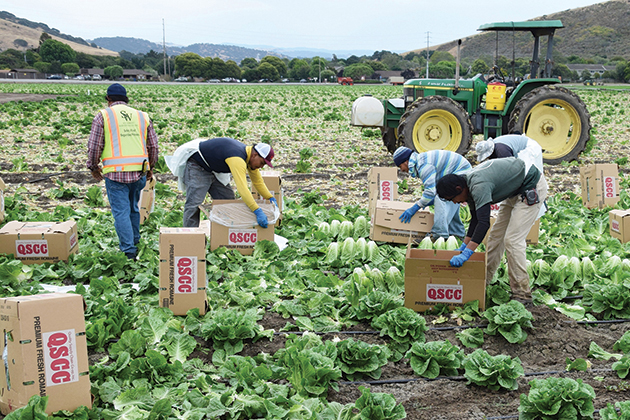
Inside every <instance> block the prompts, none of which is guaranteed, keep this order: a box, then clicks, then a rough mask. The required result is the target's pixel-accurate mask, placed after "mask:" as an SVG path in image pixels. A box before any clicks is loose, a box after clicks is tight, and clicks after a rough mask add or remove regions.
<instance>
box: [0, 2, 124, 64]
mask: <svg viewBox="0 0 630 420" xmlns="http://www.w3.org/2000/svg"><path fill="white" fill-rule="evenodd" d="M42 32H46V33H47V34H49V35H50V36H51V37H52V38H53V39H55V40H57V41H60V42H63V43H64V44H68V45H70V46H71V47H72V49H73V50H75V51H77V52H82V53H86V54H91V55H97V56H103V55H111V56H117V55H118V53H117V52H115V51H111V50H107V49H104V48H100V47H97V48H94V47H92V46H90V44H88V43H87V42H86V41H85V40H83V39H82V38H76V37H73V36H70V35H66V34H62V33H61V32H59V31H58V30H57V29H54V28H49V27H48V26H47V25H46V24H44V23H35V22H31V21H29V20H26V19H21V18H17V17H15V16H14V15H12V14H11V13H9V12H0V50H1V51H4V50H7V49H9V48H14V49H18V50H21V49H22V48H20V47H17V46H16V44H15V41H16V40H19V39H21V40H24V41H26V42H27V43H28V46H27V47H26V48H28V49H32V48H37V47H38V46H39V37H40V36H41V35H42Z"/></svg>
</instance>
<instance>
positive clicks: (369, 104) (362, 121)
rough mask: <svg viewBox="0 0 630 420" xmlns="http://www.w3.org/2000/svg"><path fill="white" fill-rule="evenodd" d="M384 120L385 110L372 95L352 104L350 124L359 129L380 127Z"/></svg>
mask: <svg viewBox="0 0 630 420" xmlns="http://www.w3.org/2000/svg"><path fill="white" fill-rule="evenodd" d="M384 119H385V108H383V104H382V103H381V101H379V100H378V99H376V98H375V97H373V96H372V95H365V96H362V97H360V98H358V99H356V100H355V101H354V102H353V104H352V114H351V116H350V124H351V125H354V126H360V127H382V126H383V120H384Z"/></svg>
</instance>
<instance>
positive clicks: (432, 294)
mask: <svg viewBox="0 0 630 420" xmlns="http://www.w3.org/2000/svg"><path fill="white" fill-rule="evenodd" d="M463 297H464V286H461V285H456V284H427V302H444V303H463V301H462V299H463Z"/></svg>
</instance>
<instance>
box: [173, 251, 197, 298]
mask: <svg viewBox="0 0 630 420" xmlns="http://www.w3.org/2000/svg"><path fill="white" fill-rule="evenodd" d="M175 267H176V270H177V271H176V273H175V293H180V294H183V293H197V257H175Z"/></svg>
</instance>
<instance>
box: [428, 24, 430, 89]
mask: <svg viewBox="0 0 630 420" xmlns="http://www.w3.org/2000/svg"><path fill="white" fill-rule="evenodd" d="M429 33H430V32H429V31H427V79H428V78H429Z"/></svg>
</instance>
